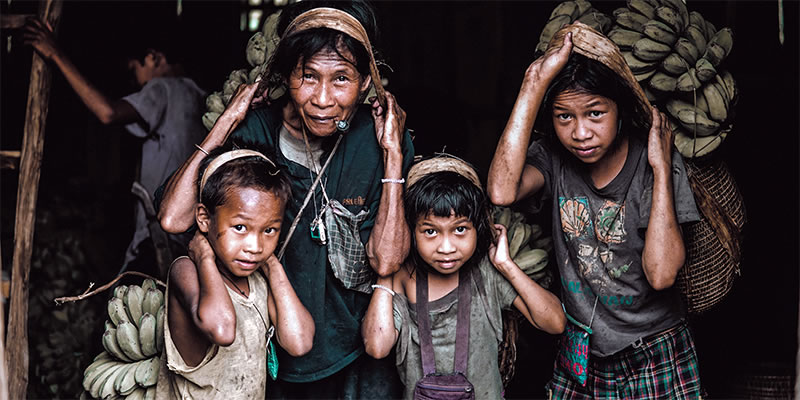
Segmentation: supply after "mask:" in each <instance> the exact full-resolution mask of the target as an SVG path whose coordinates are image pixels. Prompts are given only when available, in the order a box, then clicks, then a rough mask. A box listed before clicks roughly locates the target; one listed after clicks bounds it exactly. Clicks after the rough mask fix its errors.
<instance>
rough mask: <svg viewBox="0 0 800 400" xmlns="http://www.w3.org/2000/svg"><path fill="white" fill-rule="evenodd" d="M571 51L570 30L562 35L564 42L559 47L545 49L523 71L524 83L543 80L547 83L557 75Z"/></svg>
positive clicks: (565, 63)
mask: <svg viewBox="0 0 800 400" xmlns="http://www.w3.org/2000/svg"><path fill="white" fill-rule="evenodd" d="M571 53H572V32H567V34H566V35H564V43H563V45H561V47H553V48H551V49H549V50H547V51H546V52H545V53H544V55H542V56H541V57H539V58H537V59H536V60H535V61H534V62H533V63H532V64H531V65H530V66H529V67H528V70H527V71H525V82H523V84H524V83H536V82H545V83H547V84H548V85H549V84H550V82H551V81H552V80H553V78H555V77H556V75H558V73H559V72H560V71H561V69H563V68H564V66H565V65H567V60H569V55H570V54H571Z"/></svg>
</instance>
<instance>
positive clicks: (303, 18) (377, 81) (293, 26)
mask: <svg viewBox="0 0 800 400" xmlns="http://www.w3.org/2000/svg"><path fill="white" fill-rule="evenodd" d="M314 28H328V29H333V30H335V31H339V32H342V33H344V34H345V35H348V36H350V37H352V38H353V39H355V40H358V41H359V42H360V43H361V44H362V45H363V46H364V48H365V49H366V50H367V54H369V61H370V62H369V72H370V76H371V77H372V84H373V85H374V86H375V93H376V94H377V95H378V102H380V104H381V105H382V106H384V107H385V106H386V94H385V92H384V89H383V84H382V83H381V75H380V73H378V65H377V64H376V63H375V55H374V54H373V53H372V45H371V44H370V42H369V36H368V35H367V31H366V30H365V29H364V26H363V25H361V23H360V22H358V20H357V19H356V18H355V17H353V16H352V15H350V14H348V13H346V12H344V11H342V10H338V9H335V8H330V7H318V8H314V9H312V10H309V11H306V12H304V13H302V14H300V15H298V16H297V17H296V18H295V19H294V20H292V22H291V23H290V24H289V26H288V27H287V28H286V31H285V32H284V34H283V38H286V37H289V36H292V35H295V34H298V33H300V32H303V31H306V30H309V29H314Z"/></svg>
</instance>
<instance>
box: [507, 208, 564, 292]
mask: <svg viewBox="0 0 800 400" xmlns="http://www.w3.org/2000/svg"><path fill="white" fill-rule="evenodd" d="M492 219H493V221H494V223H495V224H500V225H503V226H505V227H506V231H507V232H508V233H507V236H508V253H509V255H510V256H511V259H512V260H514V263H516V264H517V265H518V266H519V268H520V269H522V271H523V272H525V274H526V275H528V276H529V277H530V278H531V279H533V280H535V281H536V282H538V283H539V284H540V285H542V286H543V287H548V286H549V284H550V280H551V276H550V274H549V270H548V269H547V268H546V267H547V262H548V260H549V253H550V251H551V250H552V249H553V239H552V237H550V236H546V235H543V230H542V227H541V226H539V225H537V224H529V223H527V222H526V221H525V216H524V215H523V214H522V213H520V212H518V211H513V210H511V209H510V208H508V207H501V206H493V208H492Z"/></svg>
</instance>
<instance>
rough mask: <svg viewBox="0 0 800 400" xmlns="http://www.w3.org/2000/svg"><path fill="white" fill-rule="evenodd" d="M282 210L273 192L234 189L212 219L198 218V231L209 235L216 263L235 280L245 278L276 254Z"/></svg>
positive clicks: (231, 189) (282, 205)
mask: <svg viewBox="0 0 800 400" xmlns="http://www.w3.org/2000/svg"><path fill="white" fill-rule="evenodd" d="M283 207H284V204H283V201H281V200H280V199H279V198H278V197H276V196H275V194H274V193H272V192H268V191H263V190H259V189H254V188H249V187H243V188H241V187H233V188H230V189H229V190H228V194H227V198H226V201H225V203H224V204H222V205H221V206H218V207H217V209H216V214H215V215H213V216H208V214H205V217H203V216H202V215H201V216H198V227H199V229H200V230H201V231H202V232H205V233H207V234H208V235H207V238H208V241H209V243H210V244H211V247H212V248H213V249H214V253H215V254H216V255H217V260H218V263H221V264H224V265H225V267H226V268H227V269H228V270H229V271H230V272H231V273H232V274H233V275H234V276H238V277H246V276H249V275H250V274H252V273H253V272H255V271H256V270H257V269H258V268H259V267H261V266H262V265H264V263H265V262H266V260H267V259H268V258H269V256H270V255H272V253H273V252H274V251H275V247H277V245H278V236H279V234H280V231H281V222H283Z"/></svg>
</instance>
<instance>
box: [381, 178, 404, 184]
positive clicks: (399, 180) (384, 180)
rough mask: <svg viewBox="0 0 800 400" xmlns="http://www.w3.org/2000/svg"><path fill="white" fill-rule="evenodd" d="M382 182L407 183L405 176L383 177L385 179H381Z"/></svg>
mask: <svg viewBox="0 0 800 400" xmlns="http://www.w3.org/2000/svg"><path fill="white" fill-rule="evenodd" d="M381 183H400V184H403V183H406V180H405V178H400V179H389V178H383V179H381Z"/></svg>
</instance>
